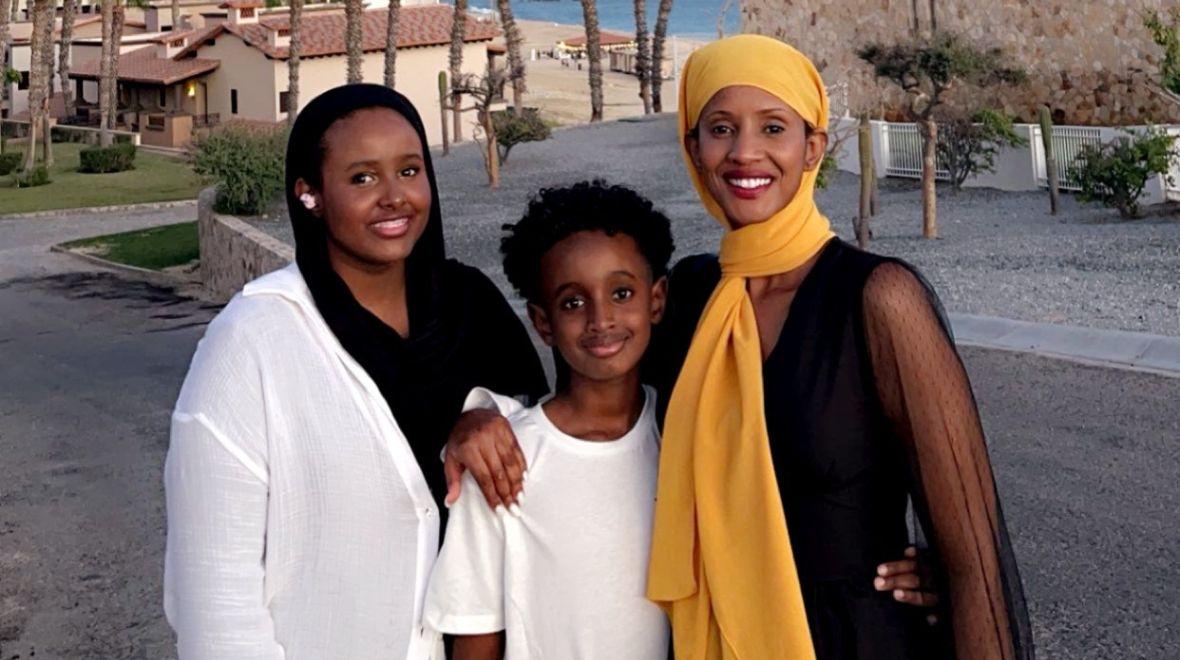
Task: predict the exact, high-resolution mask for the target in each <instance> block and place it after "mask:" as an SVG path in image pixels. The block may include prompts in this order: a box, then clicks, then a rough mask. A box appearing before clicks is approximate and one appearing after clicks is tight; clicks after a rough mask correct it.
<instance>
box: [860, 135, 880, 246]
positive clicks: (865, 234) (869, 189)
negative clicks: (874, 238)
mask: <svg viewBox="0 0 1180 660" xmlns="http://www.w3.org/2000/svg"><path fill="white" fill-rule="evenodd" d="M856 142H857V147H858V150H859V152H860V210H859V213H858V214H857V216H856V223H855V229H856V245H857V247H859V248H860V249H862V250H864V249H866V248H868V246H869V218H870V217H872V215H873V188H874V185H873V183H874V179H875V178H876V173H877V171H876V166H875V165H874V164H873V135H872V127H871V126H870V125H869V116H868V115H861V116H860V120H859V121H858V123H857V128H856Z"/></svg>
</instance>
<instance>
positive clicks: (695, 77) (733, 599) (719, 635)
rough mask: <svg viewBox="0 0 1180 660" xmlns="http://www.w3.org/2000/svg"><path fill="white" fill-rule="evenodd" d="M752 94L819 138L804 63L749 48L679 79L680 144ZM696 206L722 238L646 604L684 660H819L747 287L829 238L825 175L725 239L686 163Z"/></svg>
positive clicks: (669, 460)
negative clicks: (737, 98)
mask: <svg viewBox="0 0 1180 660" xmlns="http://www.w3.org/2000/svg"><path fill="white" fill-rule="evenodd" d="M733 85H751V86H754V87H758V88H760V89H762V90H764V91H766V92H769V93H771V94H774V95H775V96H777V97H778V98H780V99H782V100H783V101H784V102H785V103H786V104H787V105H788V106H790V107H791V108H792V109H793V110H795V112H797V113H799V115H800V116H801V117H802V118H803V119H804V120H806V121H807V122H808V123H810V124H811V125H812V126H815V127H817V128H819V129H821V130H823V129H826V128H827V123H828V98H827V94H826V92H825V91H824V86H823V82H822V81H821V80H820V77H819V73H818V72H817V71H816V70H815V67H814V66H813V65H812V64H811V62H810V61H809V60H808V59H807V58H806V57H805V56H804V55H802V54H801V53H800V52H799V51H797V50H795V49H794V48H791V47H790V46H788V45H786V44H784V43H782V42H780V41H777V40H775V39H771V38H768V37H761V36H755V35H742V36H737V37H730V38H728V39H722V40H720V41H716V42H713V43H711V44H709V45H707V46H705V47H703V48H701V49H700V50H697V51H696V52H694V53H693V54H692V55H691V56H690V57H689V58H688V61H687V62H685V64H684V70H683V72H682V74H681V80H680V138H681V144H682V145H683V144H684V136H685V134H686V133H687V132H688V131H690V130H692V129H693V128H694V127H695V126H696V124H697V119H698V118H699V116H700V113H701V110H702V109H704V107H705V105H706V104H707V103H708V102H709V100H710V99H712V98H713V95H714V94H716V93H717V92H719V91H720V90H722V89H723V88H725V87H730V86H733ZM684 158H685V162H686V163H687V164H688V170H689V174H690V175H691V176H692V181H693V185H695V186H696V189H697V192H698V193H699V194H700V196H701V201H702V202H704V204H705V207H706V208H708V210H709V212H710V213H712V214H713V215H714V216H715V217H716V218H717V219H718V220H719V221H720V222H721V224H722V226H724V227H725V228H726V229H727V230H728V231H727V233H726V234H725V236H724V238H722V240H721V255H720V259H721V272H722V275H721V281H720V283H718V285H717V288H716V289H715V290H714V291H713V295H712V297H711V298H710V299H709V302H708V304H707V305H706V306H705V311H704V313H703V314H702V316H701V320H700V322H699V325H698V326H697V329H696V334H695V335H694V336H693V340H692V346H691V347H690V348H689V351H688V357H687V358H686V360H685V363H684V367H683V369H682V370H681V372H680V378H679V379H678V380H677V381H676V387H675V388H674V390H673V392H672V398H671V400H670V401H669V405H668V413H667V416H666V417H665V421H664V441H663V450H662V454H661V457H660V478H659V490H658V500H657V502H656V514H655V529H654V532H653V537H652V555H651V565H650V568H649V572H648V589H647V595H648V598H650V599H652V600H653V601H656V602H657V603H660V604H661V605H662V606H663V607H664V608H665V609H666V610H667V611H668V613H669V616H670V618H671V621H672V630H673V636H674V642H675V650H676V657H677V659H678V660H697V659H708V660H712V659H714V658H717V659H721V658H726V659H728V658H735V659H738V660H801V659H811V658H814V657H815V652H814V650H813V647H812V643H811V634H810V631H809V629H808V625H807V616H806V613H805V612H804V609H803V597H802V594H801V592H800V588H799V578H798V575H797V574H796V571H795V560H794V557H793V556H792V553H791V543H790V539H789V538H788V537H787V522H786V517H785V516H784V514H783V508H782V500H781V498H780V495H779V490H778V482H777V480H776V478H775V474H774V466H773V464H772V463H771V455H770V442H769V439H768V437H767V431H766V417H765V411H764V409H763V406H764V403H763V394H762V353H761V349H760V345H759V337H758V326H757V323H756V321H755V317H754V308H753V305H752V304H751V302H750V298H749V295H748V294H747V292H746V278H749V277H758V276H765V275H773V274H776V273H782V272H786V271H789V270H792V269H794V268H797V267H799V266H801V265H803V264H804V263H806V262H807V261H808V260H809V259H810V258H811V257H813V256H815V254H816V253H817V252H819V250H820V249H821V248H822V247H823V245H824V244H825V243H826V242H827V241H828V239H830V238H831V237H832V236H833V234H832V231H831V228H830V226H829V223H828V220H827V218H825V217H824V216H823V215H821V214H820V212H819V210H818V209H817V208H816V206H815V201H814V199H813V194H814V191H815V179H816V175H817V174H818V168H817V169H815V170H812V171H809V172H804V174H803V181H802V183H801V184H800V187H799V191H798V193H796V195H795V198H794V199H792V200H791V202H790V203H789V204H787V206H786V207H785V208H783V209H782V210H780V211H779V212H778V213H776V214H775V215H774V216H773V217H771V218H770V219H768V220H766V221H765V222H761V223H758V224H754V225H748V226H745V227H742V228H740V229H736V230H733V229H730V227H729V223H728V221H727V220H726V219H725V214H724V213H723V212H722V210H721V207H720V206H719V205H718V204H717V202H716V200H714V199H713V197H712V195H711V194H710V193H709V191H708V189H707V188H706V187H705V185H704V184H703V182H702V181H701V177H700V175H699V174H698V173H697V171H696V168H695V167H694V165H693V163H692V159H691V157H690V155H689V154H688V151H687V149H685V152H684Z"/></svg>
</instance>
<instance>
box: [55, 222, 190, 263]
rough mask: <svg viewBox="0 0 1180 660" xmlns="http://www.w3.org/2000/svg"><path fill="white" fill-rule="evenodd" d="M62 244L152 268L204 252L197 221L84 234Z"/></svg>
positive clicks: (81, 250) (120, 261) (111, 259)
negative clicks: (79, 238) (115, 231)
mask: <svg viewBox="0 0 1180 660" xmlns="http://www.w3.org/2000/svg"><path fill="white" fill-rule="evenodd" d="M62 247H64V248H67V249H70V250H76V251H79V252H85V253H86V254H91V255H94V256H96V257H102V258H103V259H107V260H108V261H114V262H117V263H121V264H127V265H128V266H138V267H140V268H148V269H150V270H162V269H164V268H168V267H170V266H181V265H184V264H187V263H189V262H191V261H195V260H196V259H197V258H198V257H200V255H201V250H200V246H199V245H198V244H197V223H196V222H195V221H194V222H182V223H180V224H177V225H164V226H163V227H152V228H151V229H141V230H139V231H129V232H124V233H121V234H108V235H106V236H95V237H94V238H84V239H82V240H80V241H71V242H69V243H65V244H63V245H62Z"/></svg>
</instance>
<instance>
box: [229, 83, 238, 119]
mask: <svg viewBox="0 0 1180 660" xmlns="http://www.w3.org/2000/svg"><path fill="white" fill-rule="evenodd" d="M229 113H230V114H231V115H236V114H238V90H236V89H231V90H229Z"/></svg>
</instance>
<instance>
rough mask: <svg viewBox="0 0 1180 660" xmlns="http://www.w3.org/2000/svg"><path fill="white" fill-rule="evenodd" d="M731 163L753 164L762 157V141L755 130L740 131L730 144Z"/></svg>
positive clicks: (729, 156)
mask: <svg viewBox="0 0 1180 660" xmlns="http://www.w3.org/2000/svg"><path fill="white" fill-rule="evenodd" d="M727 157H728V158H729V160H730V162H733V163H739V164H740V163H751V162H754V161H756V160H758V159H759V158H761V157H762V141H761V140H760V139H759V135H758V132H757V131H755V130H738V131H737V132H736V134H735V135H734V136H733V140H732V141H730V143H729V153H728V154H727Z"/></svg>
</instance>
